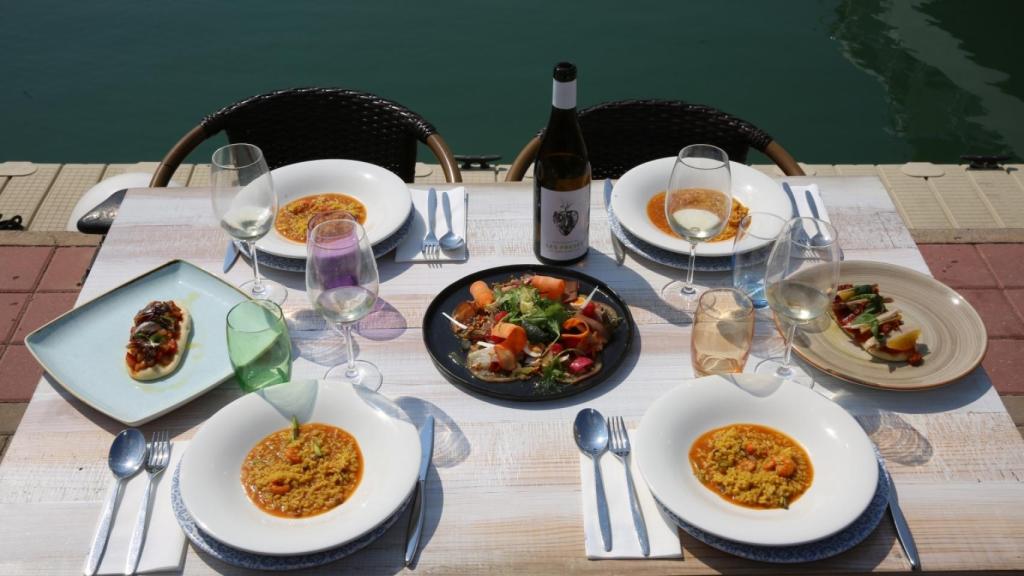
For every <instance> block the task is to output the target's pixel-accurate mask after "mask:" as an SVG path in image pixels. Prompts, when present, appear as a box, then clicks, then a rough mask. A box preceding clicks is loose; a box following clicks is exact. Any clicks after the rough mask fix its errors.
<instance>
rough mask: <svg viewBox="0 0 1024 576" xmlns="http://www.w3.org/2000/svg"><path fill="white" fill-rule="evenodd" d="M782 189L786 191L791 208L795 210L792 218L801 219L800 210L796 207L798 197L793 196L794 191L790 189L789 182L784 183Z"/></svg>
mask: <svg viewBox="0 0 1024 576" xmlns="http://www.w3.org/2000/svg"><path fill="white" fill-rule="evenodd" d="M782 189H783V190H785V191H786V196H789V207H790V208H792V209H793V216H791V218H799V217H800V210H799V209H797V207H796V196H794V195H793V189H792V188H790V187H789V182H783V183H782Z"/></svg>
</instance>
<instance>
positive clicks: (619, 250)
mask: <svg viewBox="0 0 1024 576" xmlns="http://www.w3.org/2000/svg"><path fill="white" fill-rule="evenodd" d="M604 208H605V210H607V211H608V215H609V216H610V215H611V213H612V181H611V179H610V178H609V179H606V180H605V181H604ZM608 231H609V234H610V235H611V237H612V250H614V251H615V263H616V264H618V265H620V266H621V265H622V263H623V262H625V261H626V249H625V248H623V246H622V242H621V241H620V240H619V238H618V237H617V236H615V232H614V231H613V230H612V229H611V223H609V226H608Z"/></svg>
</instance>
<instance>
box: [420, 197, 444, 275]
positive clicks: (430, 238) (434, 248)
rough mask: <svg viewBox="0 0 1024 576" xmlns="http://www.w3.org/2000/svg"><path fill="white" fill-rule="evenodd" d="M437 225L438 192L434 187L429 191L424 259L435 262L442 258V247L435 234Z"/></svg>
mask: <svg viewBox="0 0 1024 576" xmlns="http://www.w3.org/2000/svg"><path fill="white" fill-rule="evenodd" d="M436 224H437V190H434V188H433V187H431V188H430V190H428V191H427V235H426V236H424V237H423V258H424V259H425V260H433V259H435V258H437V257H438V256H440V253H441V245H440V243H438V241H437V235H436V234H434V226H435V225H436Z"/></svg>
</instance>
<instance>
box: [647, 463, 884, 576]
mask: <svg viewBox="0 0 1024 576" xmlns="http://www.w3.org/2000/svg"><path fill="white" fill-rule="evenodd" d="M876 454H877V450H876ZM890 482H891V479H890V477H889V472H888V471H887V470H886V469H885V462H884V460H883V459H882V456H881V455H878V486H877V488H876V489H875V495H874V497H873V498H872V499H871V502H870V503H869V504H868V507H867V508H865V509H864V512H862V513H861V515H860V516H858V517H857V519H856V520H854V521H853V522H852V523H851V524H850V525H849V526H847V527H846V528H844V529H842V530H840V531H839V532H837V533H835V534H833V535H831V536H829V537H827V538H823V539H821V540H816V541H814V542H809V543H807V544H800V545H797V546H753V545H750V544H744V543H742V542H736V541H733V540H726V539H725V538H720V537H718V536H715V535H714V534H709V533H707V532H705V531H703V530H701V529H700V528H697V527H696V526H694V525H692V524H688V523H687V522H686V521H684V520H683V519H682V518H679V517H678V516H676V515H675V514H673V513H672V512H671V511H669V509H668V508H666V507H665V506H663V505H662V504H661V503H660V502H658V507H659V508H661V511H662V512H663V513H664V514H665V516H666V517H667V518H670V519H671V520H672V521H673V522H675V523H676V525H677V526H679V527H680V528H682V530H683V531H684V532H686V533H687V534H689V535H690V536H693V537H694V538H696V539H697V540H700V541H701V542H703V543H705V544H707V545H708V546H711V547H712V548H717V549H718V550H721V551H722V552H726V553H728V554H732V555H733V556H739V557H740V558H746V559H747V560H756V561H758V562H769V563H773V564H796V563H801V562H814V561H815V560H824V559H825V558H831V557H832V556H836V555H838V554H842V553H843V552H846V551H847V550H850V549H851V548H853V547H854V546H856V545H858V544H860V543H861V542H863V541H864V539H865V538H867V537H868V536H870V535H871V533H872V532H874V531H875V528H877V527H878V524H879V522H881V521H882V517H883V516H884V515H885V510H886V508H887V507H888V506H889V491H890V489H891V487H890V484H889V483H890Z"/></svg>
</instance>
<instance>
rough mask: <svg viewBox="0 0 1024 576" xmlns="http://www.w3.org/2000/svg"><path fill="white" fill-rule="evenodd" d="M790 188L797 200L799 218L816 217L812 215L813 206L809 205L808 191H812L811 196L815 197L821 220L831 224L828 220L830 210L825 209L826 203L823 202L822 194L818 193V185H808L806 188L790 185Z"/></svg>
mask: <svg viewBox="0 0 1024 576" xmlns="http://www.w3.org/2000/svg"><path fill="white" fill-rule="evenodd" d="M790 188H791V189H792V190H793V197H794V199H795V200H796V209H797V212H798V214H797V215H798V216H803V217H807V218H813V217H814V214H812V213H811V206H810V204H808V203H807V191H808V190H810V191H811V196H814V203H815V204H817V205H818V214H819V220H824V221H825V222H831V221H830V220H829V219H828V210H826V209H825V203H824V202H822V201H821V192H819V191H818V185H817V184H808V185H806V186H793V185H790Z"/></svg>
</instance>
